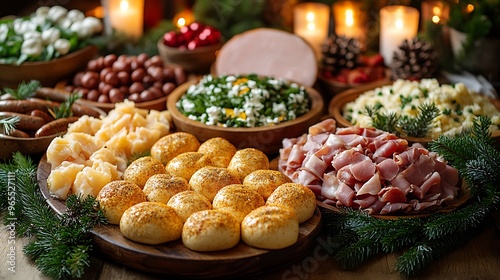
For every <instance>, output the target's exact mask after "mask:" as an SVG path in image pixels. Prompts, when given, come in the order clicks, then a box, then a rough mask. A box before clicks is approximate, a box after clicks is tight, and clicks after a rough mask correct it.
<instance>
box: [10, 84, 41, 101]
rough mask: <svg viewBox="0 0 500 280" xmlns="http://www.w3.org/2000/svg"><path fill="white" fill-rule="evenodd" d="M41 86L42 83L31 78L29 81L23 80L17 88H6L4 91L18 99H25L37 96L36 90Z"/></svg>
mask: <svg viewBox="0 0 500 280" xmlns="http://www.w3.org/2000/svg"><path fill="white" fill-rule="evenodd" d="M41 86H42V84H41V83H40V81H37V80H31V81H29V82H26V81H22V82H21V83H19V85H18V86H17V89H12V88H5V89H4V91H5V93H7V94H9V95H10V96H11V97H12V98H14V99H16V100H24V99H27V98H30V97H33V96H35V94H36V91H37V90H38V89H39V88H40V87H41Z"/></svg>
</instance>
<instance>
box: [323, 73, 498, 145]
mask: <svg viewBox="0 0 500 280" xmlns="http://www.w3.org/2000/svg"><path fill="white" fill-rule="evenodd" d="M390 84H392V81H389V82H385V83H381V84H379V85H368V86H364V87H359V88H352V89H348V90H346V91H343V92H341V93H339V94H337V95H335V96H334V97H333V98H332V99H331V100H330V102H329V103H328V115H329V116H331V117H333V118H334V119H335V120H336V121H337V125H338V126H340V127H348V126H352V125H353V124H352V123H351V122H349V121H348V120H347V119H346V118H345V117H344V116H343V114H342V112H343V109H344V106H345V105H346V104H347V103H349V102H351V101H354V100H356V98H358V96H360V95H361V94H363V93H364V92H366V91H369V90H373V89H375V88H379V87H382V86H385V85H390ZM490 101H491V103H492V104H493V105H495V107H496V108H497V109H499V110H500V100H496V99H490ZM401 137H402V138H404V139H406V140H407V141H408V142H410V143H421V144H423V145H424V146H427V144H428V143H430V142H431V141H432V140H433V139H432V138H431V137H411V136H401ZM492 137H493V138H497V139H498V138H500V131H495V132H493V133H492Z"/></svg>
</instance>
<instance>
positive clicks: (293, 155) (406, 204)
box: [278, 120, 460, 214]
mask: <svg viewBox="0 0 500 280" xmlns="http://www.w3.org/2000/svg"><path fill="white" fill-rule="evenodd" d="M278 168H279V170H280V171H282V172H283V174H285V175H287V176H288V177H289V178H290V179H291V180H292V181H293V182H295V183H300V184H303V185H305V186H308V187H309V188H311V189H312V190H313V192H314V193H315V195H316V198H317V199H318V200H320V201H326V202H327V203H328V204H329V205H336V206H347V207H354V208H356V209H362V210H363V211H366V212H367V213H370V214H389V213H418V212H420V211H427V210H431V209H435V208H437V207H443V206H442V204H443V203H444V204H446V202H447V201H452V200H454V199H456V197H457V195H458V192H459V189H460V186H459V184H458V182H459V180H460V179H459V174H458V171H457V170H456V169H455V168H453V167H451V166H449V165H448V164H447V162H446V161H445V160H443V159H442V158H440V157H439V155H438V154H436V153H435V152H431V151H429V150H427V149H426V148H425V147H423V146H422V145H420V144H412V145H411V146H409V144H408V142H407V141H406V140H404V139H400V138H398V137H397V136H396V135H394V134H391V133H387V132H384V131H381V130H377V129H374V128H360V127H354V126H353V127H345V128H337V127H336V123H334V122H333V121H331V120H325V121H322V122H320V123H318V124H317V125H314V126H312V127H310V129H309V133H308V134H304V135H302V136H300V137H297V138H295V139H290V140H284V141H283V149H281V150H280V160H279V163H278Z"/></svg>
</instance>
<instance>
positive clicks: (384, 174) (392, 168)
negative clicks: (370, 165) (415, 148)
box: [376, 158, 399, 181]
mask: <svg viewBox="0 0 500 280" xmlns="http://www.w3.org/2000/svg"><path fill="white" fill-rule="evenodd" d="M376 167H377V171H378V172H379V173H380V178H381V179H383V180H388V181H390V180H392V179H394V178H395V177H396V175H398V173H399V165H398V164H397V163H396V162H395V161H394V160H393V159H390V158H386V159H383V160H382V161H381V162H379V163H377V166H376Z"/></svg>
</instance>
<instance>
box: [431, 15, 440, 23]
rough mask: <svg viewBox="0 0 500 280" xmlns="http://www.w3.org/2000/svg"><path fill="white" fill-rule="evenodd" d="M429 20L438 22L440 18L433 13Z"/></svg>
mask: <svg viewBox="0 0 500 280" xmlns="http://www.w3.org/2000/svg"><path fill="white" fill-rule="evenodd" d="M431 20H432V22H433V23H439V21H440V20H441V18H439V16H437V15H434V16H432V19H431Z"/></svg>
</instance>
